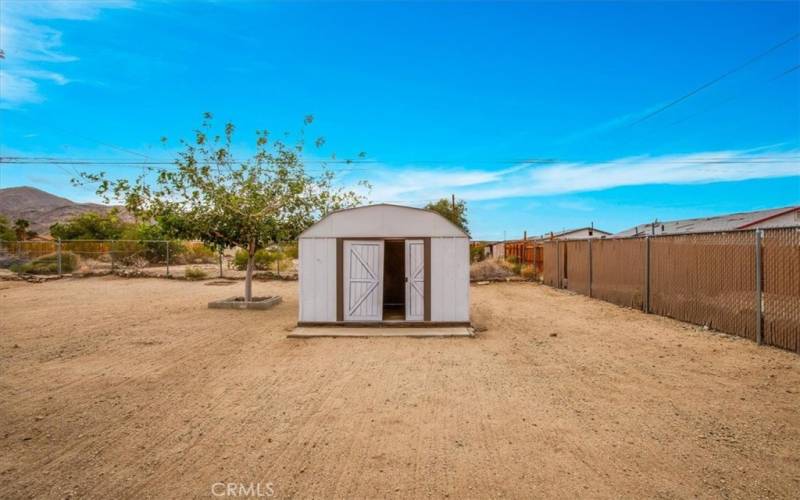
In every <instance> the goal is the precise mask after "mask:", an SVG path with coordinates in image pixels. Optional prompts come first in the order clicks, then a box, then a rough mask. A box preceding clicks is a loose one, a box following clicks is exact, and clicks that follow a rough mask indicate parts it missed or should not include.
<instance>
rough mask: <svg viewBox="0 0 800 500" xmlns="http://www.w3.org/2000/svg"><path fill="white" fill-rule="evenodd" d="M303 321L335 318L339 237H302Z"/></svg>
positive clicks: (301, 297) (301, 300)
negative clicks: (337, 244) (337, 242)
mask: <svg viewBox="0 0 800 500" xmlns="http://www.w3.org/2000/svg"><path fill="white" fill-rule="evenodd" d="M299 261H300V269H299V281H300V321H336V238H310V239H307V238H301V239H300V248H299Z"/></svg>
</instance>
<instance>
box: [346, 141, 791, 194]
mask: <svg viewBox="0 0 800 500" xmlns="http://www.w3.org/2000/svg"><path fill="white" fill-rule="evenodd" d="M353 175H354V177H358V176H357V175H356V174H353ZM788 176H800V150H794V151H782V152H771V153H770V152H764V151H761V152H760V153H758V154H755V153H754V152H752V151H713V152H705V153H696V154H685V155H668V156H658V157H634V158H622V159H619V160H614V161H609V162H602V163H553V164H544V165H542V164H521V165H517V166H515V167H512V168H508V169H504V170H496V171H491V170H467V169H463V168H459V169H454V170H447V169H432V168H424V167H410V168H402V169H391V168H389V167H387V166H379V167H377V168H376V169H375V170H374V171H373V173H372V175H370V176H369V179H368V180H369V181H370V182H371V183H372V185H373V189H372V192H371V193H370V198H371V199H372V200H377V201H398V202H406V203H408V202H418V203H421V202H423V201H425V200H430V199H437V198H440V197H446V196H450V194H451V193H455V194H456V196H458V197H459V198H464V199H466V200H473V201H474V200H493V199H500V198H509V197H522V196H551V195H562V194H569V193H579V192H587V191H602V190H605V189H611V188H616V187H623V186H641V185H648V184H675V185H679V184H703V183H712V182H725V181H741V180H748V179H764V178H771V177H788Z"/></svg>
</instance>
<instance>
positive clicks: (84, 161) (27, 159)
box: [0, 156, 559, 166]
mask: <svg viewBox="0 0 800 500" xmlns="http://www.w3.org/2000/svg"><path fill="white" fill-rule="evenodd" d="M229 161H230V162H231V163H242V162H243V161H244V160H237V159H235V158H232V159H230V160H229ZM558 161H559V160H557V159H555V158H541V159H540V158H503V159H495V160H492V159H475V160H472V159H467V160H435V159H434V160H425V159H420V160H410V161H409V160H404V161H402V162H399V164H401V165H423V166H427V165H435V164H476V163H491V164H499V163H512V164H524V163H531V164H534V163H535V164H547V163H557V162H558ZM0 163H52V164H55V163H61V164H70V165H110V166H111V165H136V166H138V165H153V166H156V165H175V161H174V160H166V159H158V160H148V161H140V160H134V161H129V160H120V159H108V160H106V159H98V158H64V157H53V156H4V157H0ZM302 163H304V164H319V165H359V164H366V165H381V164H383V162H381V161H378V160H303V161H302ZM394 164H395V165H397V164H398V162H394Z"/></svg>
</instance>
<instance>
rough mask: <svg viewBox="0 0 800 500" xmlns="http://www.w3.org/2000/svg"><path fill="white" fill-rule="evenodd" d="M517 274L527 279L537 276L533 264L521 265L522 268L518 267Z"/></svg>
mask: <svg viewBox="0 0 800 500" xmlns="http://www.w3.org/2000/svg"><path fill="white" fill-rule="evenodd" d="M519 275H520V276H522V277H523V278H525V279H528V280H533V279H536V278H538V276H537V274H536V269H534V267H533V264H528V265H525V266H522V269H520V271H519Z"/></svg>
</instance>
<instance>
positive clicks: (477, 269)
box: [469, 259, 514, 281]
mask: <svg viewBox="0 0 800 500" xmlns="http://www.w3.org/2000/svg"><path fill="white" fill-rule="evenodd" d="M511 276H514V271H513V269H512V268H511V266H510V265H509V264H508V263H507V262H506V261H504V260H503V259H486V260H482V261H480V262H476V263H474V264H472V265H471V266H470V268H469V277H470V279H473V280H478V281H480V280H497V279H505V278H508V277H511Z"/></svg>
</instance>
